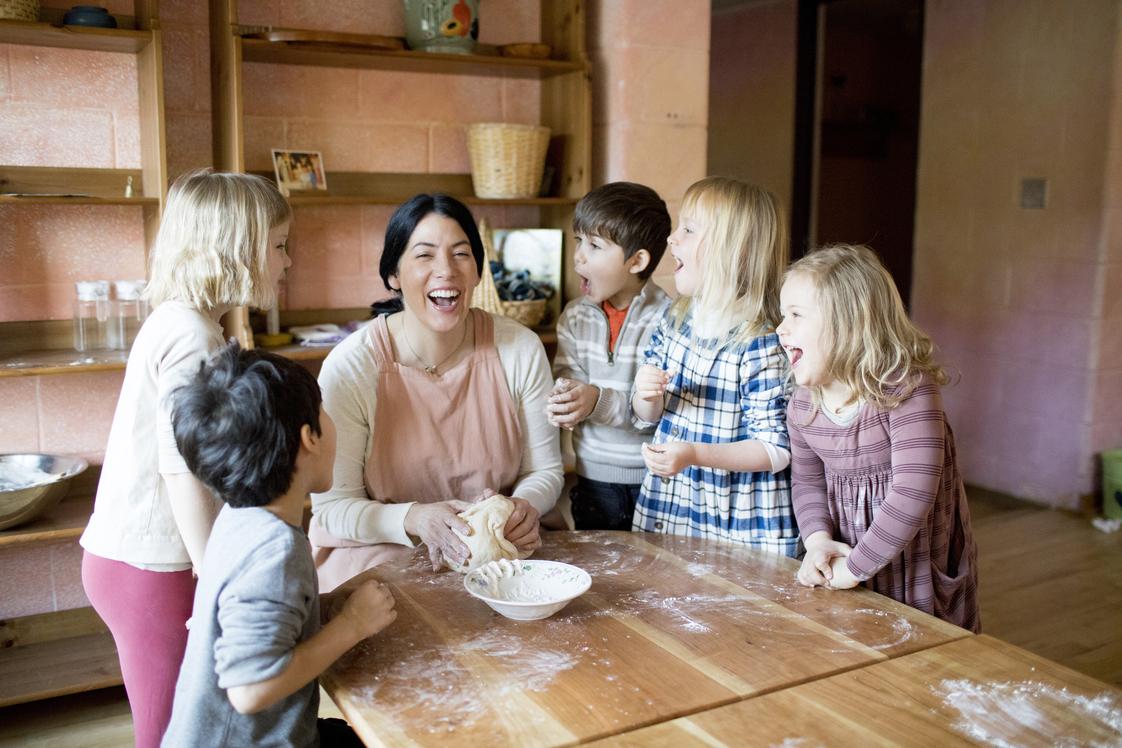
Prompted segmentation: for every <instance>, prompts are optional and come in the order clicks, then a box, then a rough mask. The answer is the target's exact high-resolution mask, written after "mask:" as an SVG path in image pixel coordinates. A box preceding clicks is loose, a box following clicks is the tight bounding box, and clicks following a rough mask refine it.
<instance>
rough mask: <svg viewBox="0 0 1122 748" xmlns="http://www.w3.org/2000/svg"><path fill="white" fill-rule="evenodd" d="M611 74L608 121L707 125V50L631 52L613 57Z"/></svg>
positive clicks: (607, 73)
mask: <svg viewBox="0 0 1122 748" xmlns="http://www.w3.org/2000/svg"><path fill="white" fill-rule="evenodd" d="M609 68H610V69H609V70H606V71H605V75H604V77H605V78H607V79H608V80H609V81H610V85H611V86H612V94H613V95H612V96H611V97H610V108H609V110H608V119H609V121H611V122H614V123H620V122H635V121H640V122H644V123H651V124H661V125H698V124H700V125H705V123H706V121H707V119H708V108H709V89H708V87H707V86H706V85H705V81H707V80H708V79H709V53H708V50H705V49H701V50H693V49H664V48H660V47H645V46H644V47H630V48H626V49H623V50H619V51H618V52H616V53H615V54H613V55H611V57H610V62H609Z"/></svg>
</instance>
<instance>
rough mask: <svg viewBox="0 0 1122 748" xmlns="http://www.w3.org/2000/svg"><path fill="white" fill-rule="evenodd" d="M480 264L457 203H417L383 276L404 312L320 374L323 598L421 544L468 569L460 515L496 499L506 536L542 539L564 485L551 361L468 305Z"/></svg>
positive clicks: (474, 237)
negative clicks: (329, 477) (330, 459)
mask: <svg viewBox="0 0 1122 748" xmlns="http://www.w3.org/2000/svg"><path fill="white" fill-rule="evenodd" d="M483 262H484V256H483V243H482V241H481V240H480V237H479V230H478V229H477V228H476V225H475V221H474V219H473V218H472V216H471V213H470V212H469V211H468V209H467V208H466V207H465V206H464V205H463V204H462V203H460V202H459V201H457V200H455V199H454V198H451V197H448V196H447V195H440V194H436V195H417V196H416V197H413V198H412V199H410V200H409V201H408V202H406V203H405V204H404V205H402V206H401V207H400V208H398V209H397V211H395V212H394V214H393V216H392V217H391V218H390V222H389V225H388V226H387V227H386V240H385V247H384V249H383V250H382V259H381V266H380V268H379V272H380V274H381V276H382V282H383V283H385V285H386V288H387V289H389V290H390V291H392V292H393V293H394V294H396V295H397V296H398V297H399V298H400V300H401V302H402V306H403V309H402V311H400V312H397V313H394V314H390V315H387V316H383V317H379V318H378V319H376V320H375V321H374V322H372V323H371V324H370V325H368V326H367V327H366V328H365V329H363V330H360V331H358V332H356V333H354V334H353V335H351V336H350V337H349V338H347V339H346V340H345V341H343V342H342V343H341V344H340V345H339V346H338V347H337V348H336V349H335V350H334V351H332V352H331V355H329V356H328V357H327V360H326V361H324V364H323V370H322V372H321V374H320V380H319V381H320V386H321V387H322V389H323V407H324V409H325V410H327V412H328V413H330V414H331V417H332V418H333V419H334V421H335V424H336V426H337V428H338V434H339V435H338V452H337V456H336V458H335V485H334V487H333V488H332V489H331V490H330V491H329V492H327V493H325V494H317V495H315V496H313V497H312V512H313V514H314V515H315V516H314V519H313V521H312V527H311V533H310V535H311V540H312V543H313V546H314V550H315V553H316V566H317V567H318V569H319V575H320V587H321V590H323V591H328V590H331V589H333V588H334V587H336V586H338V585H339V584H341V583H342V582H344V581H346V580H347V579H349V578H350V577H351V576H353V575H354V574H357V573H359V572H360V571H362V570H364V569H367V568H369V567H371V566H375V565H377V564H379V563H382V562H384V561H385V560H387V559H388V558H390V557H391V556H393V555H394V554H396V553H400V552H405V551H408V549H410V548H412V547H413V544H414V542H415V541H419V542H421V543H424V544H425V545H426V546H427V547H428V553H429V559H430V561H431V562H432V564H433V568H434V569H437V568H439V566H440V565H441V563H442V562H443V560H444V559H448V560H451V561H456V562H459V561H463V560H465V559H466V558H467V555H468V549H467V546H465V545H464V543H463V542H462V541H461V540H460V539H459V538H458V537H457V536H456V535H455V533H453V530H454V529H457V530H460V531H461V532H465V533H466V531H467V525H466V523H465V522H463V521H462V520H461V519H459V518H458V517H457V516H456V515H457V513H459V512H460V511H462V510H464V509H465V508H467V506H468V504H467V503H466V502H470V501H473V500H475V499H477V498H479V497H480V496H482V495H483V494H484V493H485V492H487V491H496V492H498V493H502V494H504V495H506V496H510V497H511V498H512V499H513V500H514V503H515V505H516V506H515V510H514V512H513V513H512V514H511V517H510V521H509V522H508V523H507V525H506V528H505V532H506V537H507V539H509V540H510V541H511V542H512V543H514V544H515V545H516V546H518V547H519V548H522V549H532V548H534V547H536V546H537V545H538V544H539V542H540V540H539V536H538V532H539V526H538V518H539V516H540V515H541V514H544V513H545V512H547V511H548V510H549V509H550V508H552V507H553V504H554V503H555V502H556V500H557V496H558V494H559V493H560V491H561V486H562V483H563V476H562V467H561V453H560V446H559V442H558V435H557V430H556V429H555V428H553V427H552V426H550V425H549V423H548V421H547V420H546V399H547V397H548V395H549V390H550V387H551V386H552V379H551V375H550V370H549V363H548V360H547V359H546V355H545V350H544V348H543V347H542V344H541V341H540V340H539V339H538V337H537V335H535V334H534V333H533V332H531V331H530V330H528V329H526V328H525V327H523V326H521V325H519V324H518V323H517V322H514V321H512V320H508V319H506V318H504V317H499V316H492V315H490V314H488V313H486V312H484V311H482V310H479V309H472V308H471V295H472V291H473V290H474V289H475V286H476V284H478V283H479V279H480V273H481V272H482V271H483ZM488 271H489V269H488Z"/></svg>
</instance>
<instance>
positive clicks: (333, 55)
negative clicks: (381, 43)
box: [241, 38, 586, 78]
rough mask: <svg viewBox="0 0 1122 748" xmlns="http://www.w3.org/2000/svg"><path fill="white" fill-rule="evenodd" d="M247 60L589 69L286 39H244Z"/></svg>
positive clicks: (411, 68)
mask: <svg viewBox="0 0 1122 748" xmlns="http://www.w3.org/2000/svg"><path fill="white" fill-rule="evenodd" d="M241 44H242V59H243V60H244V61H245V62H266V63H273V64H280V65H314V66H318V67H332V68H363V69H367V70H393V71H398V72H412V73H440V74H445V75H447V74H451V75H483V76H492V77H493V76H506V77H513V78H551V77H553V76H557V75H565V74H567V73H577V72H582V71H585V70H586V66H585V64H584V63H582V62H569V61H567V60H535V59H529V58H522V57H498V56H494V55H460V54H433V53H430V52H414V51H412V50H403V51H396V50H384V49H369V50H367V49H360V48H329V49H320V48H316V47H314V46H308V45H296V44H289V43H287V42H269V41H265V40H263V39H247V38H242V39H241Z"/></svg>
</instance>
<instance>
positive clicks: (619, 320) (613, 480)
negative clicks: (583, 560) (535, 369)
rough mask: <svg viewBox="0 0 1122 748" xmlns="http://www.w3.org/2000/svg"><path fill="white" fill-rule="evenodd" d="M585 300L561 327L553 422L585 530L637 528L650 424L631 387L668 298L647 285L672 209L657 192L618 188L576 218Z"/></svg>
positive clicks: (582, 207)
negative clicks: (570, 459)
mask: <svg viewBox="0 0 1122 748" xmlns="http://www.w3.org/2000/svg"><path fill="white" fill-rule="evenodd" d="M573 231H574V233H575V234H576V240H577V247H576V252H575V253H574V256H573V261H574V265H575V268H576V272H577V275H579V276H580V279H581V292H582V293H583V296H581V297H580V298H578V299H574V300H573V301H571V302H569V304H568V306H566V307H565V311H563V312H562V313H561V317H560V319H559V320H558V322H557V356H556V357H555V359H554V363H553V375H554V376H555V377H557V381H556V384H555V385H554V387H553V392H552V393H551V394H550V405H549V414H550V421H551V422H552V423H553V424H554V425H556V426H559V427H561V428H566V429H569V430H570V431H572V432H573V449H574V451H575V452H576V468H577V482H576V485H575V486H574V487H573V488H572V490H571V491H570V492H569V499H570V502H571V504H572V509H573V521H574V523H575V525H576V529H578V530H630V529H631V516H632V514H633V512H634V510H635V501H636V499H637V498H638V496H639V487H640V485H641V484H642V482H643V476H644V475H645V473H646V466H645V464H644V462H643V457H642V452H641V450H640V447H641V446H642V444H643V442H644V441H647V440H649V438H650V434H651V433H653V428H652V427H647V428H641V427H640V426H639V425H638V421H636V419H635V418H634V415H633V414H632V412H631V397H630V394H631V384H632V382H633V381H634V379H635V372H636V370H637V369H638V367H639V365H640V364H642V363H643V360H642V354H643V350H644V348H645V347H646V343H647V340H648V339H649V338H650V336H651V333H652V332H653V331H654V329H655V328H656V327H657V326H658V323H659V320H661V319H662V317H663V315H664V314H665V313H666V309H667V307H668V306H669V303H670V298H669V297H668V296H667V295H666V293H665V292H664V291H663V290H662V289H661V288H659V287H658V286H657V285H656V284H655V283H654V282H653V281H651V280H650V277H651V274H652V273H653V272H654V271H655V268H656V267H657V266H658V263H659V260H661V259H662V255H663V252H664V251H665V250H666V239H667V237H668V236H670V213H669V212H667V210H666V203H664V202H663V201H662V198H660V197H659V196H658V193H656V192H655V191H654V190H652V189H651V188H650V187H645V186H643V185H641V184H635V183H633V182H612V183H610V184H606V185H604V186H603V187H599V188H597V189H595V190H593V191H592V192H589V193H588V194H587V195H585V196H584V197H583V198H581V200H580V202H579V203H577V207H576V213H575V215H574V217H573Z"/></svg>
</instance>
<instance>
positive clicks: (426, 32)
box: [404, 0, 479, 54]
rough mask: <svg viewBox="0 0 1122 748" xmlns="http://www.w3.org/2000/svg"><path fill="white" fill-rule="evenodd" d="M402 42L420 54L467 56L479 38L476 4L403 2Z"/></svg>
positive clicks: (439, 0)
mask: <svg viewBox="0 0 1122 748" xmlns="http://www.w3.org/2000/svg"><path fill="white" fill-rule="evenodd" d="M404 2H405V41H406V42H407V43H408V44H409V48H410V49H415V50H418V51H421V52H449V53H453V54H470V53H471V51H472V50H473V49H474V48H475V40H476V39H478V38H479V0H404Z"/></svg>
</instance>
